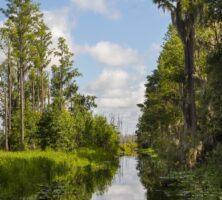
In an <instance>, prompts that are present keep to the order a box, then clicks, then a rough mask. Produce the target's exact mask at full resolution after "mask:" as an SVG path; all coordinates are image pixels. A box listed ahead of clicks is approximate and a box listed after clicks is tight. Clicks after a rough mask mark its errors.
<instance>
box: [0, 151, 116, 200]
mask: <svg viewBox="0 0 222 200" xmlns="http://www.w3.org/2000/svg"><path fill="white" fill-rule="evenodd" d="M112 158H113V155H109V154H108V153H106V152H104V151H102V150H100V149H87V148H84V149H79V150H78V151H75V152H72V153H64V152H53V151H45V152H42V151H27V152H3V151H0V199H13V197H14V196H15V195H16V194H20V195H21V196H30V195H32V194H33V192H35V191H36V190H37V188H38V185H40V184H43V185H44V184H50V183H51V182H53V181H55V180H56V179H59V178H60V177H63V176H67V174H75V173H76V172H77V171H78V170H79V169H83V168H90V169H91V170H92V171H94V172H96V171H99V170H102V169H106V168H107V166H109V165H110V162H111V161H112V160H111V159H112Z"/></svg>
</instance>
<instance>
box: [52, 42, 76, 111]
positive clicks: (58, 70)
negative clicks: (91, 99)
mask: <svg viewBox="0 0 222 200" xmlns="http://www.w3.org/2000/svg"><path fill="white" fill-rule="evenodd" d="M54 54H55V56H56V57H58V59H59V66H56V65H54V66H53V67H52V72H53V74H52V81H51V82H52V86H51V90H52V96H53V101H54V105H55V106H57V107H58V108H59V109H60V110H61V109H62V108H63V109H64V106H65V103H66V101H67V100H69V101H68V103H70V100H71V98H72V97H73V95H74V94H76V92H77V90H78V86H77V85H76V83H75V80H74V78H75V77H78V76H80V73H79V71H78V69H73V68H72V66H73V63H74V61H73V59H72V57H73V53H71V52H70V51H69V47H68V45H67V44H66V40H65V39H64V38H59V41H58V50H57V51H55V53H54Z"/></svg>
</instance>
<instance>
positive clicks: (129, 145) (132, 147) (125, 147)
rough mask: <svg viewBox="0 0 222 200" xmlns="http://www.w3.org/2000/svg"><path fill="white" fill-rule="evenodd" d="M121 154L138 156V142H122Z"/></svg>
mask: <svg viewBox="0 0 222 200" xmlns="http://www.w3.org/2000/svg"><path fill="white" fill-rule="evenodd" d="M120 151H121V152H120V154H122V155H126V156H136V155H137V143H135V142H126V143H123V144H120Z"/></svg>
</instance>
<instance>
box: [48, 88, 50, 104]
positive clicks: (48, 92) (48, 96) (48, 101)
mask: <svg viewBox="0 0 222 200" xmlns="http://www.w3.org/2000/svg"><path fill="white" fill-rule="evenodd" d="M48 105H50V88H48Z"/></svg>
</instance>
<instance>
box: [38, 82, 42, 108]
mask: <svg viewBox="0 0 222 200" xmlns="http://www.w3.org/2000/svg"><path fill="white" fill-rule="evenodd" d="M37 97H38V99H37V100H38V103H37V105H38V108H37V110H38V111H40V106H41V102H40V88H39V84H38V89H37Z"/></svg>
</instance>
